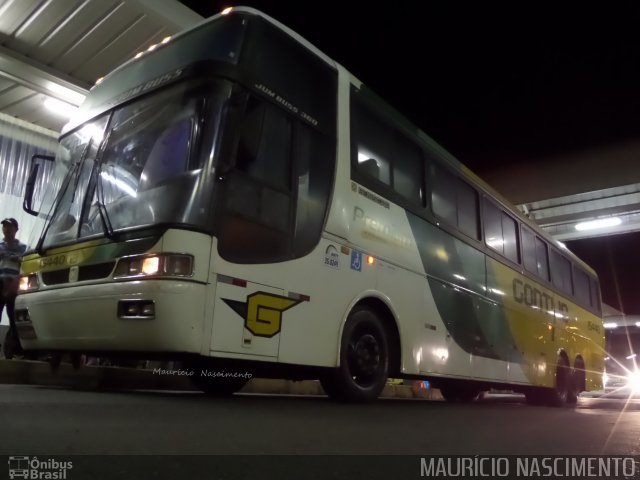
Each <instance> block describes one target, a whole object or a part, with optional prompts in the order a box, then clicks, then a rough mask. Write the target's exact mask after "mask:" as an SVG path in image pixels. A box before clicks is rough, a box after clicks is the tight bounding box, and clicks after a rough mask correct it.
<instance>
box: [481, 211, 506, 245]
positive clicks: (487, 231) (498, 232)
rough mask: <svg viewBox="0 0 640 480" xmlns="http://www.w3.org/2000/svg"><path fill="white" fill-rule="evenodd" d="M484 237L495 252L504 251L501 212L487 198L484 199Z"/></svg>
mask: <svg viewBox="0 0 640 480" xmlns="http://www.w3.org/2000/svg"><path fill="white" fill-rule="evenodd" d="M484 238H485V242H486V243H487V245H488V246H489V247H491V248H492V249H494V250H495V251H496V252H500V253H503V252H504V248H503V245H504V240H503V238H502V218H501V212H500V210H499V209H498V208H497V207H496V206H495V205H494V204H493V203H491V202H489V201H488V200H485V201H484Z"/></svg>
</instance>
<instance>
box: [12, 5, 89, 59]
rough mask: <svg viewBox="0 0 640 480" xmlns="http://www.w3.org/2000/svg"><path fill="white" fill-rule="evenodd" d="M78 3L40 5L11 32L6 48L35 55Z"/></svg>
mask: <svg viewBox="0 0 640 480" xmlns="http://www.w3.org/2000/svg"><path fill="white" fill-rule="evenodd" d="M79 3H81V2H78V1H69V0H65V1H53V0H48V1H46V2H44V3H42V4H41V5H40V6H39V8H37V9H36V10H35V11H34V12H33V13H32V14H31V15H30V16H29V17H28V18H27V19H26V20H25V21H24V22H23V23H22V25H20V27H19V28H18V29H17V30H16V31H15V32H13V34H12V38H11V39H10V40H9V41H7V42H6V46H7V47H9V48H11V49H13V50H15V51H17V52H20V53H23V54H25V55H32V54H34V53H35V54H37V53H38V49H39V46H40V44H41V42H42V41H43V39H44V38H46V37H47V36H48V34H49V33H51V32H52V31H55V29H56V27H57V26H58V25H59V24H60V23H61V22H63V21H64V20H65V19H66V18H68V17H69V16H70V15H71V14H72V12H73V10H74V9H75V8H77V6H78V4H79ZM43 63H46V62H43Z"/></svg>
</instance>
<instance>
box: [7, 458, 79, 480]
mask: <svg viewBox="0 0 640 480" xmlns="http://www.w3.org/2000/svg"><path fill="white" fill-rule="evenodd" d="M8 463H9V478H10V479H11V480H13V479H14V478H24V479H28V480H65V479H66V478H67V470H71V469H72V468H73V463H72V462H62V461H60V460H55V459H53V458H47V459H46V460H39V459H38V457H27V456H13V457H9V462H8Z"/></svg>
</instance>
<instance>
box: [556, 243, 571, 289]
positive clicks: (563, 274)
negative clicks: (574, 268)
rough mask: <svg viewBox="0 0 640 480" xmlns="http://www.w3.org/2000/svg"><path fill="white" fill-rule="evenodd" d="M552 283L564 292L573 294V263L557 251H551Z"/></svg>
mask: <svg viewBox="0 0 640 480" xmlns="http://www.w3.org/2000/svg"><path fill="white" fill-rule="evenodd" d="M551 281H552V282H553V284H554V285H555V286H556V287H558V288H559V289H560V290H561V291H562V292H564V293H566V294H568V295H572V294H573V285H572V282H571V263H570V262H569V260H567V259H566V258H564V257H563V256H562V255H560V253H558V252H556V251H555V250H551Z"/></svg>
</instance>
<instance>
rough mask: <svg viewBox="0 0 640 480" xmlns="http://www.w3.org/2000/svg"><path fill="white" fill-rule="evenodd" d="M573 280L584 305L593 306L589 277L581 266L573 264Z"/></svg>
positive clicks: (577, 296) (579, 299)
mask: <svg viewBox="0 0 640 480" xmlns="http://www.w3.org/2000/svg"><path fill="white" fill-rule="evenodd" d="M573 282H574V287H575V292H576V298H577V299H578V301H579V302H580V303H582V304H583V305H587V306H591V298H590V292H589V277H587V274H586V273H585V272H584V271H583V270H582V269H580V268H579V267H576V266H575V265H574V266H573Z"/></svg>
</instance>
